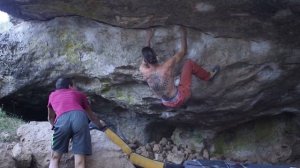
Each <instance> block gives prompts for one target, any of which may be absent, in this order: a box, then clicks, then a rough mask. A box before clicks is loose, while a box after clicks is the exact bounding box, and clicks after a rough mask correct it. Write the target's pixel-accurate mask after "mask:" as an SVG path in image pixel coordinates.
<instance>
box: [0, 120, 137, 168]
mask: <svg viewBox="0 0 300 168" xmlns="http://www.w3.org/2000/svg"><path fill="white" fill-rule="evenodd" d="M17 133H18V135H19V136H20V143H19V144H17V145H16V146H15V148H21V149H19V151H20V150H22V151H26V152H25V153H23V154H19V156H18V158H19V159H18V162H28V160H27V159H28V157H26V156H28V153H31V156H32V158H33V161H32V162H33V163H31V165H34V167H36V168H46V167H48V166H49V161H50V154H51V137H52V134H53V131H51V130H50V124H49V123H48V122H30V123H29V124H25V125H22V126H21V127H20V128H19V129H18V131H17ZM91 136H92V148H93V154H92V155H91V156H88V157H87V167H91V168H94V167H95V168H96V167H97V168H111V167H120V168H134V166H133V165H132V164H131V163H130V162H129V160H127V158H126V156H125V155H124V154H123V153H122V151H121V149H120V148H119V147H118V146H116V145H115V144H113V143H112V142H111V141H110V140H109V139H108V138H107V137H106V136H105V134H104V133H103V132H100V131H96V130H93V131H91ZM15 151H17V150H15ZM15 153H20V152H15ZM21 158H23V159H21ZM20 165H23V166H25V165H24V164H20ZM1 166H2V165H1ZM60 166H61V167H65V168H71V167H74V158H73V156H72V154H71V152H69V153H68V154H65V155H63V158H62V160H61V162H60Z"/></svg>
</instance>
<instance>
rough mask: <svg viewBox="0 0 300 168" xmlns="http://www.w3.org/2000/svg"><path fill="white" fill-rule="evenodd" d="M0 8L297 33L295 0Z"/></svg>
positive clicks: (24, 14) (226, 32)
mask: <svg viewBox="0 0 300 168" xmlns="http://www.w3.org/2000/svg"><path fill="white" fill-rule="evenodd" d="M0 9H2V10H4V11H7V12H8V13H10V14H12V15H14V16H17V17H20V18H24V19H26V20H27V19H35V20H49V19H52V18H55V17H60V16H74V15H76V16H84V17H86V18H90V19H93V20H97V21H100V22H104V23H107V24H110V25H114V26H118V27H123V28H146V27H149V26H158V25H174V24H179V25H185V26H188V27H192V28H195V29H198V30H202V31H205V32H213V33H214V34H216V35H217V36H225V37H236V38H241V37H242V38H253V37H264V38H272V39H276V40H279V41H285V42H289V43H290V44H295V43H294V42H295V39H299V35H300V33H299V31H297V30H299V28H300V21H299V13H300V2H299V1H295V0H275V1H274V0H265V1H261V0H241V1H235V0H224V1H218V0H201V1H198V0H186V1H178V0H177V1H173V0H155V1H151V0H146V1H139V0H122V1H105V0H97V1H96V0H88V1H85V0H76V1H74V0H68V1H62V0H53V1H37V0H26V1H20V0H10V1H2V2H0ZM297 45H298V46H299V42H297Z"/></svg>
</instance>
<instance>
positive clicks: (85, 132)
mask: <svg viewBox="0 0 300 168" xmlns="http://www.w3.org/2000/svg"><path fill="white" fill-rule="evenodd" d="M70 139H72V152H73V154H81V155H91V154H92V144H91V135H90V130H89V121H88V117H87V115H86V114H85V112H82V111H69V112H66V113H65V114H63V115H61V116H60V117H59V118H58V119H57V121H56V123H55V125H54V133H53V137H52V150H53V151H55V152H59V153H67V152H68V147H69V142H70Z"/></svg>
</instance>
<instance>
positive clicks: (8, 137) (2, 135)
mask: <svg viewBox="0 0 300 168" xmlns="http://www.w3.org/2000/svg"><path fill="white" fill-rule="evenodd" d="M21 124H24V121H23V120H22V119H20V118H17V117H14V116H9V115H7V114H6V113H5V111H3V110H2V109H1V108H0V142H11V141H14V140H16V139H17V134H16V130H17V128H18V127H19V126H20V125H21Z"/></svg>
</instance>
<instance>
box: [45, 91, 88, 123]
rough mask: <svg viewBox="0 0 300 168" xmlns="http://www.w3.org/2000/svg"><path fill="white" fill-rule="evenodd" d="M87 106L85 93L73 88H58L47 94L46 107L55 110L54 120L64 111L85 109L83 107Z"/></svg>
mask: <svg viewBox="0 0 300 168" xmlns="http://www.w3.org/2000/svg"><path fill="white" fill-rule="evenodd" d="M88 106H89V103H88V100H87V97H86V95H85V94H83V93H81V92H79V91H77V90H75V89H58V90H55V91H53V92H51V94H50V95H49V100H48V107H52V109H53V110H54V111H55V114H56V119H55V121H56V120H57V119H58V117H59V116H61V115H62V114H63V113H65V112H68V111H72V110H79V111H85V110H84V109H86V108H87V107H88Z"/></svg>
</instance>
